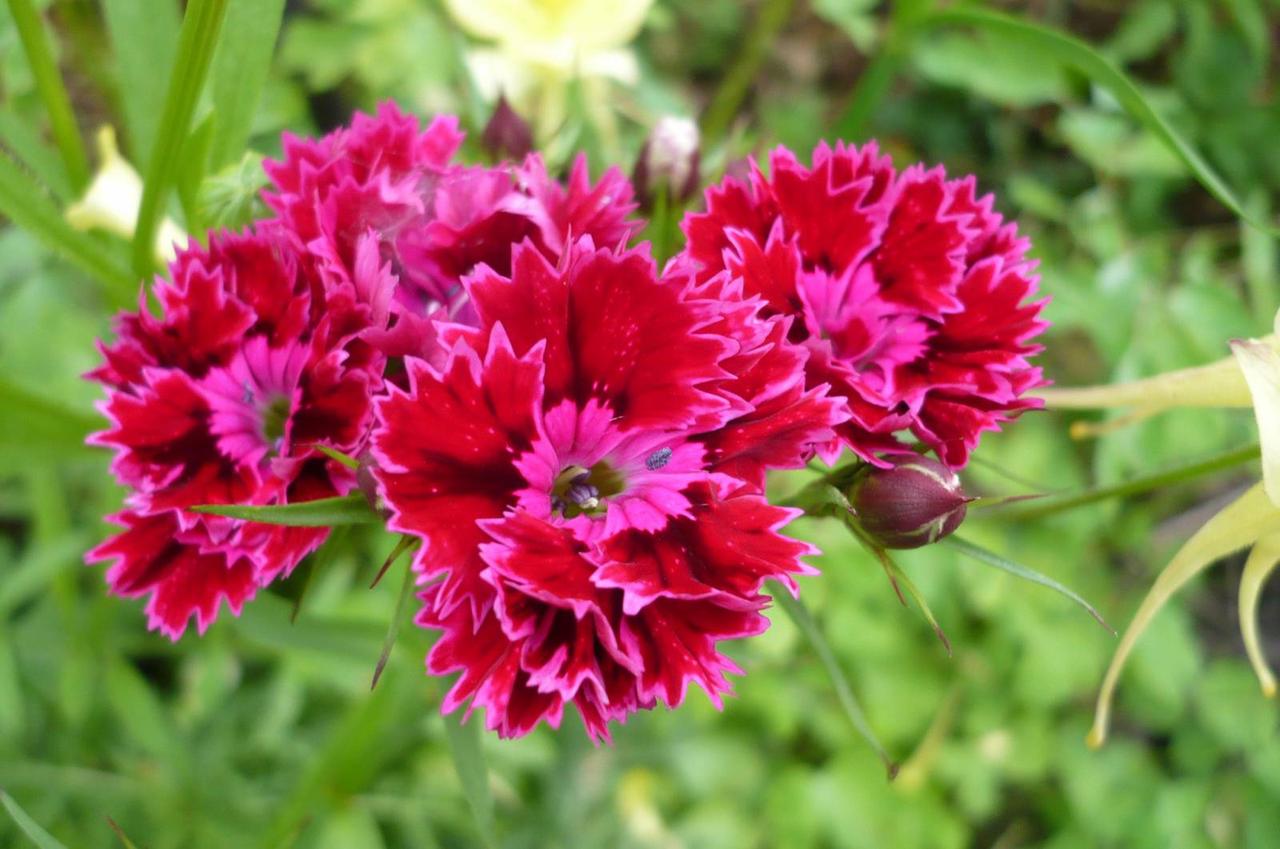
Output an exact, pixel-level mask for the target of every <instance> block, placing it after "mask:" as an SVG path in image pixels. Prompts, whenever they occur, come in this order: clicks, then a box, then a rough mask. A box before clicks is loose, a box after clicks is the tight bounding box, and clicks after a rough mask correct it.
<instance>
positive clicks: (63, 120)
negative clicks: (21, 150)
mask: <svg viewBox="0 0 1280 849" xmlns="http://www.w3.org/2000/svg"><path fill="white" fill-rule="evenodd" d="M9 12H10V13H11V14H12V15H13V23H14V25H15V26H16V27H17V29H18V37H19V38H20V39H21V40H22V49H23V51H24V52H25V53H26V55H27V63H28V64H29V65H30V67H31V76H32V78H33V79H34V80H35V83H36V91H37V92H39V94H40V100H41V101H43V103H44V108H45V111H46V112H47V113H48V114H49V128H50V130H51V131H52V133H53V141H54V144H56V145H57V146H58V151H59V152H60V153H61V154H62V161H63V164H64V165H65V166H66V169H67V178H68V180H69V181H70V182H71V187H72V188H73V189H79V188H81V187H82V186H84V185H85V184H86V183H87V182H88V181H89V158H88V157H87V156H86V155H85V152H84V142H83V141H81V139H80V129H79V127H77V126H76V116H75V113H74V112H72V111H71V99H70V98H69V97H67V89H66V87H65V86H64V85H63V84H62V76H61V74H59V73H58V63H57V62H55V61H54V58H53V53H52V52H51V51H50V50H49V41H48V39H47V38H46V37H45V33H44V27H43V25H42V24H41V21H40V15H39V13H37V12H36V9H35V6H34V5H33V4H32V2H31V0H9Z"/></svg>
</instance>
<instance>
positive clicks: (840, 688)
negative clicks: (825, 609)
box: [769, 582, 898, 779]
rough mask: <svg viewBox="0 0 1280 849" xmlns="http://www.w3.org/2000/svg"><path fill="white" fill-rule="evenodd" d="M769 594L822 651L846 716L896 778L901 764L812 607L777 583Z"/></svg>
mask: <svg viewBox="0 0 1280 849" xmlns="http://www.w3.org/2000/svg"><path fill="white" fill-rule="evenodd" d="M769 593H770V595H772V596H773V599H774V601H776V602H777V603H778V606H779V607H781V608H782V611H783V612H784V613H786V614H787V616H788V617H790V618H791V621H792V622H794V623H795V624H796V627H797V628H799V629H800V631H801V632H802V633H803V634H804V635H805V638H806V639H808V641H809V645H811V646H813V650H814V651H815V652H817V653H818V659H819V660H820V661H821V662H822V665H823V666H824V667H826V670H827V675H828V676H830V678H831V686H833V687H834V688H835V691H836V698H837V699H838V700H839V701H840V707H842V708H843V709H844V713H845V716H847V717H848V718H849V723H850V724H851V725H852V726H853V729H854V730H855V731H857V732H858V734H859V735H861V737H862V739H863V740H866V741H867V745H869V746H870V747H871V748H872V749H873V750H875V753H876V755H878V756H879V758H880V762H881V763H883V764H884V768H885V770H886V771H887V772H888V773H889V778H890V779H892V778H893V777H894V776H895V775H897V772H898V765H897V764H896V763H894V761H893V759H892V758H890V757H889V753H888V752H886V751H885V748H884V744H883V743H881V742H880V738H879V737H877V736H876V732H875V731H874V730H873V729H872V728H871V723H870V722H868V721H867V714H866V712H865V711H863V709H862V705H861V704H859V702H858V698H857V697H856V696H855V695H854V694H853V687H852V686H851V685H850V684H849V679H848V678H846V677H845V674H844V670H843V669H842V668H841V667H840V662H839V661H838V660H836V654H835V652H834V651H832V649H831V645H830V644H829V643H828V642H827V639H826V637H824V636H823V634H822V629H821V628H819V627H818V623H817V622H816V621H814V618H813V614H811V613H810V612H809V608H808V607H806V606H805V604H804V602H802V601H801V600H800V599H798V598H796V597H794V596H793V595H791V591H790V590H788V589H787V588H786V587H784V586H782V585H780V584H778V583H776V582H775V583H773V584H771V585H770V587H769Z"/></svg>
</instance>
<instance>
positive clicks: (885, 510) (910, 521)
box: [849, 456, 973, 548]
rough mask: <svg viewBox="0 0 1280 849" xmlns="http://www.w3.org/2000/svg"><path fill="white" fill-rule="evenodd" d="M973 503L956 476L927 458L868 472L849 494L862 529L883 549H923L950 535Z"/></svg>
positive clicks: (905, 460)
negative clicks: (968, 505)
mask: <svg viewBox="0 0 1280 849" xmlns="http://www.w3.org/2000/svg"><path fill="white" fill-rule="evenodd" d="M972 500H973V499H971V498H969V497H967V496H966V495H965V494H964V490H963V489H961V487H960V478H959V476H957V475H956V473H955V472H953V471H951V469H949V468H947V467H946V466H944V465H942V464H941V463H939V462H938V461H937V460H934V459H933V458H932V457H924V456H920V457H903V458H899V459H896V460H894V461H893V465H892V466H891V467H890V468H887V469H880V468H868V469H867V470H866V471H864V472H863V473H862V474H861V475H859V476H858V477H857V479H855V480H854V482H853V485H852V486H851V487H850V488H849V504H850V505H851V506H852V507H853V512H854V520H855V521H856V522H857V524H858V527H859V528H860V529H861V530H862V532H863V533H864V534H866V536H867V538H868V539H870V540H871V541H872V542H874V543H875V544H877V545H880V546H883V547H884V548H919V547H920V546H923V545H929V544H930V543H935V542H937V541H938V540H940V539H942V538H943V537H945V536H948V535H950V534H951V533H953V532H954V531H955V529H956V528H958V527H960V523H961V522H963V521H964V516H965V512H966V509H967V508H966V505H967V504H968V503H969V502H970V501H972Z"/></svg>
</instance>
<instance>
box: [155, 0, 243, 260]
mask: <svg viewBox="0 0 1280 849" xmlns="http://www.w3.org/2000/svg"><path fill="white" fill-rule="evenodd" d="M227 2H228V0H190V2H189V3H188V4H187V13H186V16H185V17H184V18H183V19H182V30H181V32H180V33H179V35H178V53H177V56H176V57H175V58H174V61H173V70H172V72H171V73H170V77H169V88H168V89H167V90H166V92H165V99H164V110H163V111H162V113H161V115H160V129H159V131H158V132H157V134H156V140H155V143H154V144H152V146H151V161H150V162H149V163H148V165H147V175H146V182H145V183H144V184H143V191H142V208H141V209H140V210H139V211H138V226H137V229H136V230H135V232H134V236H133V266H134V270H135V271H136V272H137V273H139V274H142V275H146V274H148V273H149V272H150V271H151V270H152V268H153V263H154V262H155V258H154V252H153V243H154V242H155V238H156V229H157V228H158V227H159V226H160V217H161V214H162V210H163V208H164V204H165V200H166V199H167V198H168V196H169V190H170V189H171V188H173V185H174V182H175V181H176V178H177V176H178V171H179V168H180V167H181V165H182V154H183V151H184V149H185V147H186V144H187V137H188V132H189V130H190V128H191V117H192V115H194V114H195V110H196V104H197V103H198V102H199V100H200V91H201V89H202V88H203V87H204V81H205V77H206V76H207V75H208V73H209V66H210V64H211V63H212V61H213V53H214V49H215V48H216V47H217V45H218V36H219V34H220V33H221V31H222V22H223V20H224V19H225V18H226V13H227Z"/></svg>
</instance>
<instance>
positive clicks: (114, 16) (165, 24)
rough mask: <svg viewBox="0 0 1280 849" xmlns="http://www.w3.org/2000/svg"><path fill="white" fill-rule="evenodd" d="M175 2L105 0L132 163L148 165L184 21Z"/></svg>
mask: <svg viewBox="0 0 1280 849" xmlns="http://www.w3.org/2000/svg"><path fill="white" fill-rule="evenodd" d="M178 8H179V4H178V3H176V2H174V0H148V2H145V3H139V2H138V0H103V2H102V11H103V17H104V18H105V19H106V24H107V32H108V33H109V34H110V36H111V46H112V54H113V55H114V57H115V66H116V80H117V86H116V88H117V91H118V93H119V96H120V104H121V106H122V107H123V111H124V119H125V130H126V133H125V136H126V138H127V139H128V141H129V153H130V158H131V159H132V160H133V161H134V162H149V161H150V160H151V146H152V144H153V143H154V142H155V140H156V131H157V129H158V128H159V123H160V114H161V110H162V108H163V105H164V92H165V86H166V85H167V84H168V82H169V77H168V75H167V74H165V73H164V71H166V70H168V69H169V68H172V67H173V54H174V51H175V50H176V49H177V44H178V32H179V27H180V25H181V22H182V19H181V17H180V15H179V11H178Z"/></svg>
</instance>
